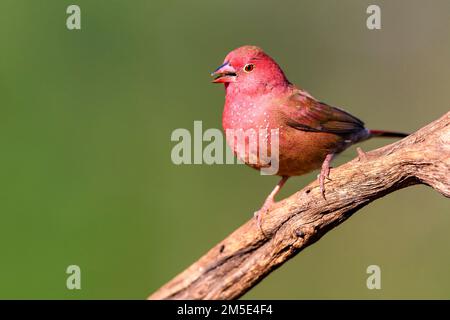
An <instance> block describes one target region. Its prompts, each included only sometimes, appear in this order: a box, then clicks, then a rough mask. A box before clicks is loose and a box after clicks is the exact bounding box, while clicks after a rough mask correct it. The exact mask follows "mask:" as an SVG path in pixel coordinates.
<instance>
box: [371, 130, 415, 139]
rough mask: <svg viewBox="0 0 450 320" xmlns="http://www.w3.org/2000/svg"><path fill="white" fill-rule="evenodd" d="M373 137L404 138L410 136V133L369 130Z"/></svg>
mask: <svg viewBox="0 0 450 320" xmlns="http://www.w3.org/2000/svg"><path fill="white" fill-rule="evenodd" d="M369 134H370V136H371V137H386V138H404V137H407V136H409V134H408V133H403V132H394V131H383V130H369Z"/></svg>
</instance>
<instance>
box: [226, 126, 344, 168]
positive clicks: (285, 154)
mask: <svg viewBox="0 0 450 320" xmlns="http://www.w3.org/2000/svg"><path fill="white" fill-rule="evenodd" d="M269 128H270V127H269ZM271 129H274V128H273V127H272V128H271ZM246 130H247V131H246V133H245V138H244V139H239V138H237V137H236V136H234V137H233V136H228V137H227V142H228V144H229V145H230V147H231V148H232V150H233V151H234V153H235V154H236V155H237V157H238V158H239V159H240V160H241V161H243V162H244V163H245V164H247V165H249V166H250V167H252V168H255V169H261V168H267V167H270V166H271V165H273V160H272V159H271V157H276V154H277V153H278V171H277V172H276V174H277V175H279V176H298V175H302V174H306V173H308V172H311V171H313V170H316V169H318V168H320V167H321V164H322V162H323V161H324V159H325V157H326V155H327V154H329V153H337V152H340V151H342V147H341V146H342V145H343V138H342V137H340V136H338V135H335V134H331V133H322V132H306V131H300V130H297V129H294V128H291V127H280V128H278V132H279V142H278V152H276V145H277V144H276V143H275V144H273V143H272V139H273V137H274V136H273V135H271V131H270V129H269V130H267V133H266V132H263V133H261V132H260V131H258V129H256V128H255V130H254V131H255V132H256V133H257V136H258V141H257V147H256V148H255V147H251V142H250V141H252V138H251V137H249V131H248V128H247V129H246ZM258 133H259V135H258ZM231 139H233V140H231ZM261 148H262V149H263V150H261ZM261 152H262V153H261ZM261 155H263V157H261ZM264 155H267V157H264Z"/></svg>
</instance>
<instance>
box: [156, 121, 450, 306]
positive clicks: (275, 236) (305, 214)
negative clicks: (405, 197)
mask: <svg viewBox="0 0 450 320" xmlns="http://www.w3.org/2000/svg"><path fill="white" fill-rule="evenodd" d="M330 178H331V179H332V180H331V181H327V182H326V199H323V198H322V196H321V194H320V191H319V188H318V184H317V181H315V182H313V183H311V184H310V185H308V186H307V187H306V188H304V189H303V190H301V191H298V192H297V193H295V194H294V195H292V196H290V197H289V198H287V199H285V200H283V201H281V202H279V204H278V205H277V207H276V208H274V210H272V211H271V212H269V213H268V214H267V215H265V216H264V220H263V230H264V233H265V235H264V234H262V233H261V231H260V230H259V229H258V228H257V227H256V223H255V221H254V219H252V220H250V221H248V222H247V223H246V224H244V225H243V226H241V227H240V228H239V229H237V230H236V231H234V232H233V233H232V234H231V235H230V236H228V237H227V238H226V239H224V240H223V241H221V242H220V243H219V244H217V245H216V246H215V247H214V248H212V249H211V250H210V251H209V252H208V253H206V254H205V255H204V256H203V257H202V258H200V259H199V260H198V261H197V262H195V263H194V264H193V265H191V266H190V267H189V268H188V269H186V270H185V271H184V272H182V273H181V274H179V275H178V276H177V277H175V278H174V279H173V280H171V281H170V282H168V283H167V284H166V285H164V286H163V287H162V288H160V289H159V290H158V291H156V292H155V293H153V294H152V295H151V296H150V297H149V299H235V298H239V297H240V296H242V295H243V294H244V293H246V292H247V291H248V290H250V289H251V288H252V287H253V286H255V285H256V284H257V283H258V282H259V281H261V280H262V279H263V278H264V277H266V276H267V275H268V274H269V273H270V272H271V271H273V270H274V269H275V268H277V267H279V266H280V265H281V264H283V263H284V262H286V261H287V260H288V259H290V258H292V257H293V256H295V255H296V254H297V253H298V252H300V251H301V250H302V249H304V248H305V247H307V246H309V245H311V244H313V243H314V242H315V241H317V240H319V239H320V238H321V237H322V236H323V235H324V234H325V233H326V232H327V231H329V230H331V229H333V228H334V227H336V226H337V225H339V224H340V223H342V222H343V221H345V220H346V219H347V218H349V217H350V216H351V215H352V214H353V213H355V212H356V211H358V210H359V209H361V208H362V207H364V206H365V205H367V204H368V203H370V202H372V201H374V200H376V199H378V198H381V197H383V196H384V195H386V194H388V193H391V192H394V191H395V190H399V189H401V188H404V187H407V186H411V185H414V184H425V185H428V186H431V187H432V188H434V189H435V190H436V191H437V192H439V193H441V194H442V195H444V196H445V197H450V112H448V113H447V114H445V115H444V116H443V117H442V118H440V119H439V120H436V121H434V122H433V123H431V124H429V125H427V126H426V127H424V128H422V129H420V130H419V131H417V132H416V133H414V134H412V135H410V136H408V137H407V138H405V139H403V140H400V141H397V142H395V143H392V144H390V145H388V146H385V147H383V148H380V149H377V150H374V151H371V152H368V153H366V154H365V155H361V156H359V157H358V158H356V159H354V160H352V161H350V162H348V163H346V164H344V165H342V166H340V167H338V168H335V169H332V170H331V175H330Z"/></svg>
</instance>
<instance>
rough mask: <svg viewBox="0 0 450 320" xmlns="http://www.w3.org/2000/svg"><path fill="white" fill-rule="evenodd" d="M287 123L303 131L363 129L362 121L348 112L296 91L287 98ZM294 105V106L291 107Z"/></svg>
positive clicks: (353, 130)
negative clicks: (288, 107) (288, 109)
mask: <svg viewBox="0 0 450 320" xmlns="http://www.w3.org/2000/svg"><path fill="white" fill-rule="evenodd" d="M289 105H290V106H291V108H290V109H291V110H292V111H291V112H289V115H288V120H287V124H288V125H289V126H291V127H294V128H296V129H299V130H303V131H314V132H328V133H335V134H352V133H357V132H360V131H361V130H364V123H363V122H362V121H361V120H359V119H358V118H356V117H354V116H352V115H351V114H350V113H348V112H346V111H344V110H342V109H339V108H336V107H332V106H330V105H327V104H326V103H323V102H319V101H317V100H315V99H314V98H312V97H310V96H306V95H303V94H301V93H296V94H294V95H292V96H291V97H290V99H289ZM292 107H294V108H292Z"/></svg>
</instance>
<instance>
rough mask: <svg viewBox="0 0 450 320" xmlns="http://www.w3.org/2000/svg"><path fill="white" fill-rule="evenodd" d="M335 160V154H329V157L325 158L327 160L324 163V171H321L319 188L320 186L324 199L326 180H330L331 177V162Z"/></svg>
mask: <svg viewBox="0 0 450 320" xmlns="http://www.w3.org/2000/svg"><path fill="white" fill-rule="evenodd" d="M333 158H334V154H333V153H330V154H327V156H326V157H325V160H324V161H323V163H322V170H321V171H320V175H319V186H320V193H321V194H322V197H323V198H324V199H326V198H325V179H329V180H331V179H330V178H329V175H330V169H331V161H332V160H333Z"/></svg>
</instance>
